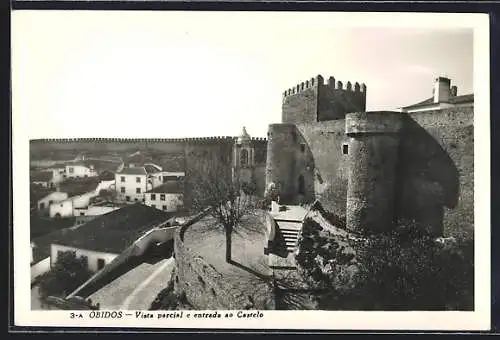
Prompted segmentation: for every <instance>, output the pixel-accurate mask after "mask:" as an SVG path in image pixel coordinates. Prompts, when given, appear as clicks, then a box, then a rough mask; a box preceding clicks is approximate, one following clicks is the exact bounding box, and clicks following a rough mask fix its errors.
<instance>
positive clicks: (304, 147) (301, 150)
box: [300, 143, 306, 152]
mask: <svg viewBox="0 0 500 340" xmlns="http://www.w3.org/2000/svg"><path fill="white" fill-rule="evenodd" d="M300 152H306V145H305V144H304V143H302V144H300Z"/></svg>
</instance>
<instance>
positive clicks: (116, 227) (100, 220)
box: [50, 204, 171, 283]
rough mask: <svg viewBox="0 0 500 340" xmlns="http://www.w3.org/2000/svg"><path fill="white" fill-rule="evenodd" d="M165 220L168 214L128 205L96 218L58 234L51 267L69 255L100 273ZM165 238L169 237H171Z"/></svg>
mask: <svg viewBox="0 0 500 340" xmlns="http://www.w3.org/2000/svg"><path fill="white" fill-rule="evenodd" d="M168 218H169V216H168V214H165V213H164V212H162V211H159V210H156V209H152V208H150V207H146V206H145V205H143V204H133V205H128V206H126V207H123V208H121V209H117V210H115V211H112V212H110V213H107V214H104V215H101V216H98V217H97V218H95V219H93V220H92V221H89V222H87V223H86V224H84V225H81V226H79V227H78V228H72V229H70V230H67V231H64V232H60V233H59V234H58V235H56V236H54V237H53V239H52V241H51V246H50V263H51V266H53V265H54V264H55V263H56V261H57V258H58V256H60V254H61V253H63V252H66V251H72V252H75V254H76V257H79V258H80V257H83V258H84V259H85V261H86V262H87V265H88V268H89V269H90V270H91V271H93V272H96V271H98V270H101V269H102V268H104V267H105V266H106V265H108V264H110V263H111V262H112V261H113V260H114V259H115V258H116V257H118V256H120V254H122V253H123V252H124V250H126V249H127V248H129V247H131V246H133V245H134V244H135V242H136V241H137V240H138V239H141V237H143V236H144V235H145V234H146V233H148V232H149V231H150V230H154V229H155V227H156V226H161V225H162V224H164V223H165V222H166V221H167V220H168ZM168 236H170V237H171V235H170V234H169V235H168ZM146 241H147V240H146ZM82 283H83V282H82Z"/></svg>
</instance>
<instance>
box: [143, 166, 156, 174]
mask: <svg viewBox="0 0 500 340" xmlns="http://www.w3.org/2000/svg"><path fill="white" fill-rule="evenodd" d="M144 168H145V169H146V172H147V173H148V174H154V173H157V172H160V170H158V169H157V168H156V167H155V166H152V165H149V164H148V165H144Z"/></svg>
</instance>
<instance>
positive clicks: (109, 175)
mask: <svg viewBox="0 0 500 340" xmlns="http://www.w3.org/2000/svg"><path fill="white" fill-rule="evenodd" d="M99 179H101V180H102V181H112V180H114V179H115V174H114V173H113V172H111V171H109V170H104V171H102V172H101V173H100V174H99Z"/></svg>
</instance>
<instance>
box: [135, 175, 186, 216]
mask: <svg viewBox="0 0 500 340" xmlns="http://www.w3.org/2000/svg"><path fill="white" fill-rule="evenodd" d="M144 204H146V205H147V206H149V207H152V208H156V209H160V210H163V211H167V212H174V211H178V210H180V209H181V208H182V207H183V206H184V181H182V180H180V181H167V182H165V183H163V184H161V185H159V186H157V187H155V188H153V189H151V190H149V191H147V192H146V194H145V203H144Z"/></svg>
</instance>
